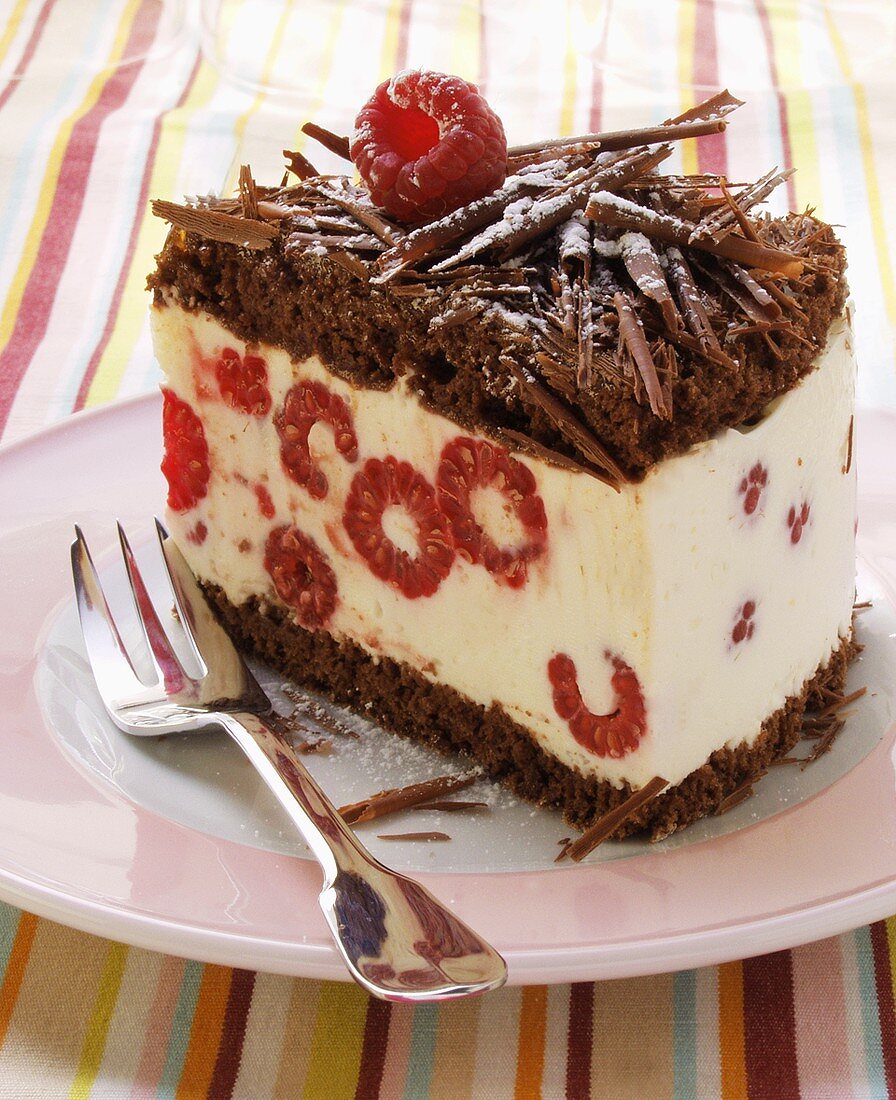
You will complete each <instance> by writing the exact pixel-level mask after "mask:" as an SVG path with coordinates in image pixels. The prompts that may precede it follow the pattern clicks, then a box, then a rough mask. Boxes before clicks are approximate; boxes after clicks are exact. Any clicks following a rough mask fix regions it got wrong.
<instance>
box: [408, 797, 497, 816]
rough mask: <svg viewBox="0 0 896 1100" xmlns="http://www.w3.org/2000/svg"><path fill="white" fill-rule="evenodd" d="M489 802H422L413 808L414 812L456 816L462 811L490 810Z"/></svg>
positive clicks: (450, 800) (449, 800) (448, 800)
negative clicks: (423, 811)
mask: <svg viewBox="0 0 896 1100" xmlns="http://www.w3.org/2000/svg"><path fill="white" fill-rule="evenodd" d="M489 808H490V807H489V804H488V803H487V802H461V801H460V800H459V799H458V800H457V801H454V800H452V799H447V800H445V801H439V802H421V803H420V805H419V806H411V807H410V809H412V810H438V811H439V812H440V813H448V814H456V813H460V812H461V811H462V810H488V809H489Z"/></svg>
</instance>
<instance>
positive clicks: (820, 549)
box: [150, 72, 855, 837]
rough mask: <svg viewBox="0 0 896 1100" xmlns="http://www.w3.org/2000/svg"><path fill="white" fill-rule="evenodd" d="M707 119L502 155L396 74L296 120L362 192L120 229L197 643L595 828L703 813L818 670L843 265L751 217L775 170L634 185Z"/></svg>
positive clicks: (667, 176)
mask: <svg viewBox="0 0 896 1100" xmlns="http://www.w3.org/2000/svg"><path fill="white" fill-rule="evenodd" d="M736 106H738V101H737V100H736V99H734V98H733V97H732V96H730V95H728V94H727V93H722V94H720V95H718V96H715V97H714V98H712V99H711V100H709V101H707V102H706V103H704V104H702V105H700V106H699V107H696V108H694V109H693V110H691V111H689V112H687V113H686V114H684V115H681V116H679V117H678V118H676V119H671V120H669V121H667V122H665V123H662V124H661V125H658V126H655V127H651V128H649V129H644V130H633V131H629V132H614V133H606V134H593V135H586V136H583V137H576V138H563V139H559V140H553V141H545V142H541V143H535V144H532V145H526V146H518V147H511V148H509V149H508V148H507V145H506V141H505V137H504V132H503V129H502V127H501V123H500V121H499V120H498V119H497V118H496V116H495V115H494V114H493V113H492V112H491V110H490V109H489V108H488V106H487V104H486V103H485V102H484V100H483V99H482V97H481V96H479V94H478V93H477V91H476V89H475V88H474V87H472V86H471V85H469V84H466V83H465V82H464V81H461V80H459V79H457V78H454V77H446V76H443V75H441V74H434V73H421V72H409V73H402V74H399V75H398V76H397V77H395V78H394V79H393V80H392V81H389V82H387V83H385V84H383V85H382V86H381V87H380V88H378V89H377V91H376V93H375V94H374V96H373V98H372V99H371V100H370V101H369V103H368V104H367V105H366V106H365V107H364V109H363V110H362V112H361V114H360V115H359V116H358V119H357V121H356V124H355V130H354V133H353V136H352V138H351V139H348V138H341V137H338V136H337V135H335V134H332V133H329V132H328V131H324V130H322V129H321V128H320V127H315V126H309V127H306V131H307V132H308V133H309V134H311V136H313V137H316V138H317V139H318V140H320V141H321V142H322V143H323V144H324V145H326V146H327V147H328V148H329V149H330V150H331V151H334V152H336V153H339V154H341V155H342V156H344V157H345V158H346V159H347V160H348V159H351V160H353V161H354V164H355V166H356V167H357V169H358V171H359V173H360V177H361V180H360V182H355V177H354V175H353V174H352V175H351V176H349V177H346V178H341V177H334V176H323V175H320V174H318V172H317V171H316V170H315V168H314V167H313V165H312V164H311V163H310V162H309V161H308V160H307V159H306V158H305V157H304V156H302V155H300V154H296V153H291V154H287V160H288V166H289V169H290V173H291V176H292V178H284V181H283V182H282V184H281V185H280V186H279V187H262V186H259V185H257V184H256V183H255V181H254V180H253V178H252V175H251V172H250V171H249V169H247V168H246V169H243V172H242V174H241V178H240V191H239V196H238V197H237V198H234V199H221V200H211V199H208V200H202V201H199V202H195V203H192V204H187V205H177V204H174V203H169V202H161V201H160V202H157V203H155V206H154V208H155V211H156V213H157V214H159V215H160V216H161V217H163V218H165V219H166V220H167V221H168V222H170V223H171V226H172V229H171V232H170V234H169V236H168V239H167V242H166V244H165V246H164V249H163V251H162V252H161V254H160V255H159V257H158V267H157V269H156V271H155V273H154V274H153V275H152V276H151V278H150V286H151V289H152V291H153V294H154V303H153V310H152V313H153V318H152V321H153V332H154V339H155V347H156V352H157V354H158V358H159V361H160V363H161V365H162V368H163V370H164V373H165V376H166V381H165V383H164V389H163V393H164V414H163V415H164V434H165V457H164V461H163V464H162V468H163V470H164V472H165V474H166V476H167V479H168V484H169V496H168V504H169V523H170V526H171V529H172V532H173V534H174V535H175V537H176V538H177V539H178V541H179V543H180V545H181V547H182V549H183V551H184V553H185V554H186V557H187V559H188V561H189V563H190V565H191V566H192V568H193V569H194V571H195V572H196V574H197V576H198V577H199V578H200V580H201V581H202V583H203V584H204V586H205V587H206V589H207V591H208V592H209V593H210V595H211V596H212V598H213V599H214V601H215V603H216V604H217V607H218V608H219V610H220V612H221V614H222V616H223V619H224V621H225V622H226V624H227V625H228V627H229V628H230V629H231V630H232V632H233V633H234V634H235V635H236V636H237V637H238V638H239V639H241V640H242V642H244V643H245V645H246V646H247V647H248V648H249V649H251V650H253V651H254V652H255V653H257V654H259V655H260V656H262V657H263V658H265V659H266V660H268V661H269V662H271V663H272V664H274V665H275V666H277V667H278V668H279V669H281V670H283V671H284V672H286V673H288V674H289V675H290V676H291V677H293V678H294V679H295V680H297V681H299V682H301V683H302V684H305V685H308V686H310V687H312V688H316V689H319V690H322V691H324V692H327V693H329V694H330V695H331V696H333V697H334V698H335V699H337V700H338V701H340V702H342V703H347V704H349V705H351V706H353V707H356V708H358V709H360V710H363V711H365V712H366V713H368V714H370V715H372V716H373V717H375V718H376V719H377V720H379V721H380V722H381V723H382V725H384V726H385V727H387V728H388V729H391V730H395V731H397V732H399V733H401V734H405V735H407V736H409V737H413V738H417V739H419V740H423V741H427V742H430V743H432V744H434V745H437V746H439V747H441V748H445V749H452V750H459V751H460V752H462V753H466V754H469V755H470V756H472V757H473V758H474V759H475V760H477V761H478V762H480V763H481V765H482V766H483V768H484V769H485V770H486V771H487V772H488V774H489V775H491V776H492V777H494V778H496V779H498V780H501V781H502V782H504V783H506V784H507V785H508V786H510V787H511V788H512V789H513V790H514V791H516V792H517V793H519V794H521V795H523V796H525V797H526V798H529V799H532V800H534V801H536V802H540V803H544V804H549V805H552V806H556V807H559V808H560V809H562V810H563V812H564V813H565V815H566V816H567V818H568V820H569V821H570V822H572V823H574V824H576V825H579V826H583V827H584V826H588V825H590V824H591V823H593V822H595V821H597V820H598V819H601V818H603V817H604V815H606V814H607V812H608V811H610V810H611V809H613V808H614V807H616V806H619V805H620V804H622V803H627V805H628V806H629V810H628V811H627V813H626V815H621V817H620V820H621V823H617V824H618V827H617V829H616V835H621V834H622V833H625V832H627V831H631V830H634V829H641V828H646V829H648V830H649V831H650V833H651V835H653V836H654V837H659V836H664V835H667V834H668V833H669V832H671V831H673V830H674V829H676V828H679V827H681V826H682V825H685V824H687V823H688V822H691V821H693V820H695V819H696V818H698V817H700V816H702V815H704V814H706V813H711V812H713V811H715V810H716V809H718V807H719V806H720V804H722V803H723V801H724V800H725V799H726V797H728V796H729V795H730V794H731V792H732V791H734V790H735V789H736V788H738V787H739V786H741V785H742V784H743V783H744V782H745V781H747V780H749V779H750V778H751V777H754V776H757V775H759V774H761V773H762V771H763V770H764V769H765V768H766V767H767V765H768V764H769V763H770V761H771V760H772V759H773V758H775V757H776V756H780V755H782V754H783V753H785V752H786V751H787V750H788V749H789V748H790V747H791V746H792V745H793V744H794V743H795V742H796V740H797V738H798V736H799V728H800V722H801V718H802V716H803V712H804V710H805V709H806V707H807V705H812V704H813V702H817V701H818V700H821V699H829V698H830V695H829V694H827V693H829V692H832V691H839V690H840V689H841V688H842V685H843V680H844V675H845V670H846V666H847V663H848V660H849V657H850V656H851V653H852V646H853V643H852V631H851V618H852V605H853V598H854V523H855V469H854V464H853V461H852V425H853V415H852V413H853V383H854V372H855V363H854V358H853V351H852V343H851V337H850V324H849V316H848V313H847V311H846V307H845V298H846V283H845V279H844V268H845V259H844V253H843V249H842V247H841V246H840V244H839V243H838V241H837V239H836V237H835V236H834V233H833V232H832V230H831V228H830V227H829V226H827V225H824V224H823V223H821V222H820V221H818V220H816V219H815V218H814V217H812V216H811V215H810V214H809V213H804V214H790V215H787V216H785V217H777V218H776V217H771V216H770V215H769V214H767V213H764V212H761V211H760V205H759V204H761V203H762V201H763V200H764V199H765V198H766V197H767V196H768V195H769V194H770V193H771V191H772V190H773V189H774V188H775V187H776V186H777V185H778V184H779V183H780V182H781V181H782V180H783V179H785V178H786V173H778V172H775V171H773V172H769V173H768V174H767V175H764V176H762V177H761V178H760V179H759V180H758V181H757V182H755V183H749V184H744V183H729V182H728V181H726V180H725V179H724V178H723V177H719V176H714V175H705V174H704V175H694V176H688V175H680V174H675V173H663V172H661V171H660V170H659V166H660V165H661V163H662V162H663V161H664V160H666V159H667V158H668V157H669V156H670V155H671V154H672V153H673V151H674V142H676V141H677V140H679V139H681V138H690V137H695V136H699V135H701V134H707V133H712V132H718V131H720V130H721V129H723V128H724V127H725V125H726V123H727V116H728V114H729V113H730V112H731V111H732V110H733V109H734V108H735V107H736ZM349 171H350V172H352V169H351V168H349ZM638 792H641V795H642V797H640V798H638V797H635V798H633V797H632V796H633V795H637V793H638ZM623 818H624V819H623ZM612 820H615V819H612Z"/></svg>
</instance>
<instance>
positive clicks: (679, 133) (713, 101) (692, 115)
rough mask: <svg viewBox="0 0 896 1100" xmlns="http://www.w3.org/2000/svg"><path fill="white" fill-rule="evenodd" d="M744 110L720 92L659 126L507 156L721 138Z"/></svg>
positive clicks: (524, 148) (514, 150)
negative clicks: (733, 116)
mask: <svg viewBox="0 0 896 1100" xmlns="http://www.w3.org/2000/svg"><path fill="white" fill-rule="evenodd" d="M742 106H743V100H740V99H736V98H735V97H734V96H733V95H731V93H730V92H727V91H725V92H719V93H718V94H717V95H714V96H712V97H711V98H710V99H707V100H705V101H704V102H703V103H699V104H698V105H697V106H696V107H692V108H691V109H690V111H686V112H685V113H684V114H683V115H679V116H678V118H671V119H667V120H666V121H665V122H663V123H661V124H660V125H659V126H644V127H639V128H638V129H635V130H607V131H605V132H603V133H599V134H580V135H578V136H577V137H562V138H554V139H553V140H551V141H534V142H532V143H531V144H529V145H512V146H511V147H510V148H509V149H508V150H507V156H508V158H509V159H512V158H521V157H528V156H535V155H537V154H540V153H544V152H547V151H549V150H556V151H557V152H558V153H560V152H572V151H573V150H575V151H578V148H579V147H582V148H586V149H587V148H592V149H597V148H599V149H601V150H602V151H603V152H605V153H606V152H615V151H618V150H620V149H633V148H635V146H637V145H653V144H655V143H656V142H658V141H682V140H684V139H685V138H693V137H703V136H705V135H706V134H718V133H720V132H721V131H722V130H724V129H725V127H726V126H727V125H728V124H727V122H725V121H724V119H725V116H726V115H729V114H731V112H732V111H733V110H735V109H736V108H737V107H742Z"/></svg>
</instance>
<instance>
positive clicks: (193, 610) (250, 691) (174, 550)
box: [156, 519, 270, 710]
mask: <svg viewBox="0 0 896 1100" xmlns="http://www.w3.org/2000/svg"><path fill="white" fill-rule="evenodd" d="M156 534H157V535H158V537H159V546H160V547H161V548H162V558H163V559H164V562H165V567H166V569H167V571H168V580H169V582H170V584H171V591H172V594H173V596H174V598H175V607H176V608H177V613H178V616H179V617H180V620H181V625H182V626H183V628H184V633H185V634H186V635H187V637H188V638H189V639H190V642H191V643H192V645H193V647H194V649H195V651H196V654H197V657H198V659H199V662H200V664H201V665H202V667H203V669H205V670H206V674H205V678H204V680H203V681H202V691H201V695H202V698H203V699H220V698H222V697H223V698H228V699H233V700H236V699H239V700H241V701H242V702H243V703H244V704H245V705H247V706H248V707H249V708H250V709H251V708H254V707H261V709H262V710H267V709H268V708H269V707H270V701H269V700H268V698H267V696H266V695H265V694H264V692H263V690H262V689H261V687H259V685H258V682H257V681H256V679H255V677H254V676H253V675H252V672H251V671H250V669H249V667H248V666H247V664H246V662H245V661H244V660H243V658H242V655H241V654H240V652H239V650H238V649H237V648H236V646H235V645H234V644H233V641H232V640H231V638H230V635H229V634H228V633H227V631H226V630H225V629H224V627H223V626H222V625H221V624H220V622H219V621H218V618H217V616H216V615H215V613H214V611H213V610H212V608H211V607H210V606H209V602H208V600H207V599H206V597H205V594H204V593H203V591H202V589H201V588H200V587H199V584H198V582H197V580H196V578H195V577H194V576H193V573H192V570H191V569H190V567H189V565H187V563H186V560H185V559H184V556H183V554H182V553H181V552H180V548H179V547H178V545H177V543H176V542H175V541H174V539H173V538H171V537H170V535H169V534H168V532H167V531H166V530H165V528H164V527H163V526H162V524H161V523H160V522H159V520H158V519H156Z"/></svg>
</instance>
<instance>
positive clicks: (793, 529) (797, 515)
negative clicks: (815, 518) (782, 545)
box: [787, 500, 812, 546]
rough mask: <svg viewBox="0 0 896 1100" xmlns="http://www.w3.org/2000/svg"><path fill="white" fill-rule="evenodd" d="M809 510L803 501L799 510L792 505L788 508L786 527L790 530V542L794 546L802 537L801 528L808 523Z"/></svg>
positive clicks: (808, 506)
mask: <svg viewBox="0 0 896 1100" xmlns="http://www.w3.org/2000/svg"><path fill="white" fill-rule="evenodd" d="M811 510H812V509H811V507H810V505H809V503H808V502H807V501H805V500H804V501H803V503H802V504H801V505H800V506H799V508H797V507H796V506H794V505H793V504H791V506H790V511H789V512H788V513H787V526H788V527H789V528H790V541H791V543H792V544H793V545H794V546H796V544H797V543H798V542H799V541H800V539H801V538H802V537H803V528H804V527H805V526H806V525H807V524H808V522H809V515H810V513H811Z"/></svg>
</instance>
